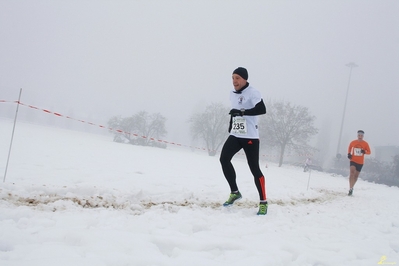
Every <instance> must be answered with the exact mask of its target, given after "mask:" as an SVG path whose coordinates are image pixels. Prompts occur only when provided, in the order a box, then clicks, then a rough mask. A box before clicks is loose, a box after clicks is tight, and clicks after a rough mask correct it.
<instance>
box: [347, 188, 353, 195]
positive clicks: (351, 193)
mask: <svg viewBox="0 0 399 266" xmlns="http://www.w3.org/2000/svg"><path fill="white" fill-rule="evenodd" d="M352 195H353V188H351V189H349V193H348V196H352Z"/></svg>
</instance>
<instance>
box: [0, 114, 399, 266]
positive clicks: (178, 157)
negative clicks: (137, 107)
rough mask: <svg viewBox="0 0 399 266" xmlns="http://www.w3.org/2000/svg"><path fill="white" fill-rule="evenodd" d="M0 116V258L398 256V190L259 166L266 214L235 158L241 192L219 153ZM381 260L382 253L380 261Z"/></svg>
mask: <svg viewBox="0 0 399 266" xmlns="http://www.w3.org/2000/svg"><path fill="white" fill-rule="evenodd" d="M11 131H12V121H11V120H8V119H4V118H0V163H1V165H0V177H1V185H0V265H1V266H11V265H13V266H14V265H18V266H19V265H29V266H35V265H37V266H39V265H40V266H43V265H57V266H59V265H68V266H70V265H82V266H83V265H84V266H87V265H96V266H101V265H109V266H116V265H118V266H119V265H120V266H122V265H171V266H172V265H229V266H232V265H239V266H243V265H251V266H255V265H273V266H274V265H350V266H352V265H378V264H393V263H396V264H399V207H398V202H399V201H398V200H399V189H398V188H396V187H392V188H390V187H387V186H384V185H376V184H371V183H367V182H364V181H362V180H359V182H358V183H357V185H356V187H355V191H354V197H348V196H347V195H346V194H347V190H348V181H347V177H342V176H335V177H334V176H331V175H329V174H326V173H319V172H312V173H311V179H310V188H309V190H307V183H308V178H309V174H308V173H304V172H302V169H299V168H295V167H290V166H283V167H281V168H278V167H277V166H276V165H274V164H272V163H268V168H265V165H266V162H262V171H264V174H265V176H266V180H267V189H268V199H269V211H268V214H267V215H266V216H264V217H260V216H257V215H256V212H257V204H258V201H257V200H258V198H257V197H258V196H257V192H256V188H255V185H254V183H253V180H252V177H251V175H250V172H249V169H248V166H247V164H246V162H245V160H243V158H242V157H241V158H235V159H234V162H233V163H234V165H235V167H236V171H237V175H238V184H239V187H240V190H241V192H242V194H243V200H242V201H241V202H239V204H237V205H236V206H233V207H232V208H223V207H222V206H221V204H222V203H223V202H224V201H225V200H226V199H227V197H228V195H229V189H228V185H227V182H226V181H225V180H224V177H223V174H222V171H221V168H220V165H219V161H218V157H217V156H216V157H209V156H208V155H207V154H206V153H205V152H200V151H197V152H192V151H190V150H189V149H187V148H180V147H171V146H169V147H168V148H167V149H158V148H149V147H138V146H132V145H126V144H118V143H114V142H112V136H111V135H110V136H101V135H94V134H86V133H81V132H76V131H68V130H64V129H57V128H52V127H45V126H39V125H33V124H26V123H18V124H17V126H16V132H15V137H14V143H13V149H12V153H11V159H10V164H9V168H8V174H7V178H6V181H5V183H3V182H2V181H3V176H4V171H5V165H6V160H7V154H8V148H9V144H10V138H11ZM383 256H385V257H383Z"/></svg>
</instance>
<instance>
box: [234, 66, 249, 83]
mask: <svg viewBox="0 0 399 266" xmlns="http://www.w3.org/2000/svg"><path fill="white" fill-rule="evenodd" d="M233 74H237V75H239V76H241V77H242V78H243V79H245V80H248V71H247V70H246V69H245V68H243V67H239V68H237V69H236V70H234V71H233Z"/></svg>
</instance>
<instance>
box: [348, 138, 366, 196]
mask: <svg viewBox="0 0 399 266" xmlns="http://www.w3.org/2000/svg"><path fill="white" fill-rule="evenodd" d="M363 137H364V131H363V130H359V131H358V132H357V139H356V140H354V141H352V142H351V143H350V144H349V147H348V159H349V160H350V163H349V165H350V174H349V193H348V196H352V195H353V187H354V186H355V184H356V182H357V178H358V177H359V174H360V171H361V170H362V167H363V164H364V155H365V154H371V150H370V147H369V144H368V143H367V142H366V141H364V140H363Z"/></svg>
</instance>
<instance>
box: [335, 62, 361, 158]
mask: <svg viewBox="0 0 399 266" xmlns="http://www.w3.org/2000/svg"><path fill="white" fill-rule="evenodd" d="M346 66H347V67H349V68H350V70H349V79H348V87H347V88H346V97H345V104H344V112H343V113H342V120H341V129H340V130H339V138H338V146H337V155H336V156H337V158H338V159H340V158H341V154H340V153H339V146H340V145H341V137H342V128H343V127H344V120H345V111H346V103H347V101H348V93H349V85H350V83H351V75H352V68H354V67H357V66H358V65H356V64H355V63H353V62H350V63H349V64H346Z"/></svg>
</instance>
